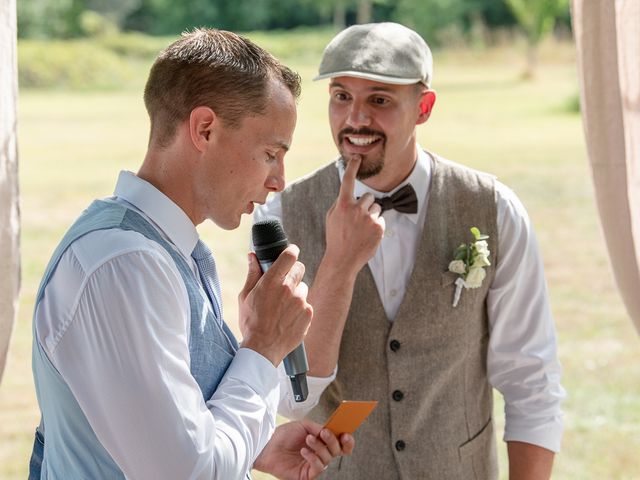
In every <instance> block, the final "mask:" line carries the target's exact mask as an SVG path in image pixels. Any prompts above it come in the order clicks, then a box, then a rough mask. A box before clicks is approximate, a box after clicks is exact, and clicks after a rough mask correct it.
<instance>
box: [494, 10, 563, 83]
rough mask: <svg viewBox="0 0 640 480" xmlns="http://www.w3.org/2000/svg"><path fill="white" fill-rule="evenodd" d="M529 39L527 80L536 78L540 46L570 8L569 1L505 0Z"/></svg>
mask: <svg viewBox="0 0 640 480" xmlns="http://www.w3.org/2000/svg"><path fill="white" fill-rule="evenodd" d="M504 1H505V2H506V4H507V6H508V7H509V9H510V10H511V12H512V13H513V16H514V17H515V18H516V20H517V22H518V26H519V27H520V29H521V30H522V31H523V33H524V34H525V37H526V39H527V68H526V70H525V72H524V76H525V78H532V77H534V76H535V73H536V68H537V64H538V45H539V44H540V41H541V40H542V39H543V38H544V37H545V36H546V35H547V34H548V33H549V32H550V31H551V30H552V29H553V26H554V25H555V23H556V19H557V18H558V17H559V16H560V15H562V14H563V13H565V12H566V11H567V10H568V8H569V3H568V0H504Z"/></svg>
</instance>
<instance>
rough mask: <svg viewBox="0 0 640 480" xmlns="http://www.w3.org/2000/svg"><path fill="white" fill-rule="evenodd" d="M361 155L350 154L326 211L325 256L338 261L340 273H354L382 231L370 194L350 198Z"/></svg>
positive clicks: (374, 247)
mask: <svg viewBox="0 0 640 480" xmlns="http://www.w3.org/2000/svg"><path fill="white" fill-rule="evenodd" d="M361 162H362V158H361V157H360V156H359V155H355V156H353V157H352V158H351V159H350V160H349V161H348V162H347V166H346V168H345V171H344V176H343V177H342V185H341V186H340V193H339V194H338V198H336V201H335V202H334V204H333V205H332V206H331V208H330V209H329V211H328V212H327V218H326V229H327V233H326V241H327V249H326V251H325V256H324V260H326V261H329V262H332V263H335V265H336V266H338V265H339V268H340V270H341V273H342V274H343V275H345V274H346V275H349V274H351V275H357V273H358V272H359V271H360V270H361V269H362V267H364V266H365V265H366V263H367V262H368V261H369V259H370V258H371V257H373V255H374V254H375V253H376V249H377V248H378V245H379V244H380V240H382V235H383V234H384V226H385V225H384V218H383V217H381V216H380V213H381V209H380V205H378V204H377V203H375V201H374V200H375V199H374V197H373V195H372V194H370V193H365V194H364V195H363V196H362V197H360V198H359V199H357V200H356V199H355V198H353V192H354V188H355V182H356V175H357V174H358V169H359V168H360V163H361Z"/></svg>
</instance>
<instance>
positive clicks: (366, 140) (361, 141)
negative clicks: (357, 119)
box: [344, 135, 381, 147]
mask: <svg viewBox="0 0 640 480" xmlns="http://www.w3.org/2000/svg"><path fill="white" fill-rule="evenodd" d="M344 138H345V139H346V140H347V141H348V142H349V143H351V144H352V145H355V146H357V147H366V146H367V145H371V144H373V143H375V142H378V141H380V140H381V138H380V137H378V136H374V135H370V136H366V137H363V136H355V135H345V137H344Z"/></svg>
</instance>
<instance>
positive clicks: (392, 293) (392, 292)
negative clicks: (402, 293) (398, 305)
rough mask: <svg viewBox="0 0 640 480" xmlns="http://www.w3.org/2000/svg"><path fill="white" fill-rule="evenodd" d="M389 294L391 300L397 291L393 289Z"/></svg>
mask: <svg viewBox="0 0 640 480" xmlns="http://www.w3.org/2000/svg"><path fill="white" fill-rule="evenodd" d="M389 294H390V295H391V298H393V297H395V296H396V295H398V291H397V290H396V289H395V288H394V289H393V290H391V292H389Z"/></svg>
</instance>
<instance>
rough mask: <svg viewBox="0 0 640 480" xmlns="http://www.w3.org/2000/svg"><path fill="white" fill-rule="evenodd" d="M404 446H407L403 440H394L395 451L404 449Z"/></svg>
mask: <svg viewBox="0 0 640 480" xmlns="http://www.w3.org/2000/svg"><path fill="white" fill-rule="evenodd" d="M406 446H407V444H406V443H404V441H403V440H398V441H397V442H396V450H397V451H399V452H401V451H402V450H404V449H405V448H406Z"/></svg>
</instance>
